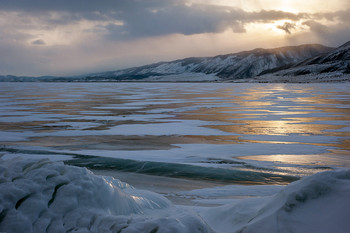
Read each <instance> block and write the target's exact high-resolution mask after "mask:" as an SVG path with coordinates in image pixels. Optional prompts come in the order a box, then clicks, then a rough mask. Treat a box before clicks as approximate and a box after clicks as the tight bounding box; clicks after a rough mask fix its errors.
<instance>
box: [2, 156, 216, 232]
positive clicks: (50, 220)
mask: <svg viewBox="0 0 350 233" xmlns="http://www.w3.org/2000/svg"><path fill="white" fill-rule="evenodd" d="M171 207H172V208H171ZM155 210H157V211H155ZM120 231H122V232H211V231H210V228H209V227H208V226H206V225H205V224H204V223H203V222H202V220H201V219H200V218H199V217H198V215H196V214H195V213H194V212H193V213H191V212H189V211H186V212H184V211H183V210H182V211H181V210H178V209H177V208H176V207H174V206H172V205H171V203H170V202H169V201H168V200H167V199H165V198H164V197H162V196H160V195H158V194H155V193H151V192H148V191H143V190H136V189H134V188H132V187H131V186H129V185H128V184H126V183H123V182H121V181H119V180H116V179H113V178H111V177H103V176H96V175H93V174H92V173H91V172H90V171H88V170H87V169H85V168H77V167H72V166H66V165H64V164H63V163H57V162H56V163H53V162H50V161H49V160H22V159H12V160H1V161H0V232H8V233H10V232H16V233H21V232H23V233H24V232H25V233H30V232H36V233H40V232H120Z"/></svg>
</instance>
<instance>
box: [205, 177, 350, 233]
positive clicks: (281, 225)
mask: <svg viewBox="0 0 350 233" xmlns="http://www.w3.org/2000/svg"><path fill="white" fill-rule="evenodd" d="M349 197H350V170H339V171H330V172H323V173H318V174H316V175H313V176H310V177H305V178H303V179H302V180H300V181H297V182H294V183H292V184H290V185H288V186H287V187H286V188H284V189H282V190H281V191H280V192H279V193H277V194H276V195H274V196H272V197H270V198H254V199H244V200H243V201H241V202H238V203H233V204H228V205H225V206H220V207H215V208H210V209H208V210H206V211H203V212H202V214H201V215H202V217H203V219H204V220H205V221H207V223H209V225H211V226H212V227H213V229H214V230H216V231H217V232H242V233H243V232H244V233H248V232H318V233H323V232H324V233H328V232H338V233H346V232H348V230H349V229H350V222H349V216H350V212H349V210H350V201H349Z"/></svg>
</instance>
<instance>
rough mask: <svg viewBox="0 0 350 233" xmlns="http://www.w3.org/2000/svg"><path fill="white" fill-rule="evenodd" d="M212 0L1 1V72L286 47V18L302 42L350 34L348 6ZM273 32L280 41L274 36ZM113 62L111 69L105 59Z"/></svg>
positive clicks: (290, 32) (333, 40)
mask: <svg viewBox="0 0 350 233" xmlns="http://www.w3.org/2000/svg"><path fill="white" fill-rule="evenodd" d="M189 2H192V3H189ZM194 2H196V3H194ZM208 2H210V1H206V0H203V1H200V0H147V1H146V0H127V1H126V0H100V1H96V0H75V1H71V0H60V1H56V0H45V1H44V0H31V1H28V0H13V1H0V74H2V73H14V72H21V73H22V74H23V73H26V72H29V73H35V74H37V73H36V72H39V73H40V72H41V74H48V73H51V74H57V72H59V71H60V70H63V71H67V72H68V71H69V72H72V73H74V72H73V71H74V70H76V72H78V71H79V72H81V71H82V70H84V69H92V67H93V69H95V70H98V67H102V68H101V69H102V70H103V69H117V68H118V66H119V65H120V64H122V66H123V67H127V66H133V65H139V64H141V62H142V63H143V64H146V63H149V62H151V61H152V62H153V61H159V60H163V59H173V58H180V57H185V56H207V55H212V54H219V53H225V52H227V53H229V52H234V51H239V50H241V49H243V47H244V46H246V47H244V49H249V48H251V49H253V48H254V47H255V46H260V47H266V46H275V45H277V44H278V46H280V45H281V46H282V45H285V44H286V43H285V41H281V37H280V35H279V37H278V38H277V37H275V38H273V36H276V35H272V34H273V33H271V30H270V31H269V30H268V29H267V28H271V25H274V24H275V23H276V22H278V21H280V22H285V21H287V23H281V24H280V25H279V26H277V28H279V29H280V30H283V31H285V32H286V36H285V37H283V39H286V38H287V39H288V38H295V37H298V38H299V40H297V41H298V43H316V42H317V43H325V44H327V45H333V46H336V45H338V44H341V43H343V42H345V41H344V40H345V39H346V38H350V35H349V34H350V23H349V22H350V14H348V12H349V11H350V10H349V9H348V10H347V9H344V10H342V11H335V12H322V13H310V12H308V13H291V12H285V11H282V10H271V9H278V8H271V7H270V8H268V9H269V10H264V9H263V8H254V11H248V10H243V9H242V8H238V7H233V6H225V5H213V4H208ZM211 2H215V1H211ZM254 2H255V1H254ZM257 2H260V1H257ZM261 6H262V7H263V5H261ZM264 24H269V26H266V25H264ZM252 25H253V26H254V27H251V26H252ZM252 28H253V29H254V30H255V31H253V29H252ZM259 30H260V31H259ZM257 31H259V32H257ZM256 37H259V39H258V40H257V39H256ZM261 37H264V41H263V39H262V38H261ZM268 37H269V38H271V41H273V40H275V41H274V42H267V41H268V40H267V38H268ZM276 38H277V39H279V40H280V41H278V43H275V42H276V40H277V39H276ZM266 43H270V44H266ZM170 44H171V46H169V45H170ZM184 44H186V46H184ZM242 45H244V46H242ZM235 46H236V47H235ZM175 48H176V49H175ZM203 51H205V52H203ZM1 54H6V56H4V55H2V56H1ZM164 54H166V55H164ZM175 55H176V56H175ZM142 57H143V58H142ZM107 61H108V65H109V66H108V67H110V68H107V66H106V65H105V64H106V63H107ZM137 62H139V63H137ZM128 64H129V65H128ZM19 66H20V69H19V68H18V67H19ZM76 67H79V68H76ZM11 70H12V71H11ZM21 70H22V71H21ZM89 71H92V70H89ZM55 72H56V73H55Z"/></svg>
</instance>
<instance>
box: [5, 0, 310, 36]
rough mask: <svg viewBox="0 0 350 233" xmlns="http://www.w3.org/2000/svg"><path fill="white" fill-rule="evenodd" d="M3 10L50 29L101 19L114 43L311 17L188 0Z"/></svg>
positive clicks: (35, 1)
mask: <svg viewBox="0 0 350 233" xmlns="http://www.w3.org/2000/svg"><path fill="white" fill-rule="evenodd" d="M0 9H2V11H5V12H6V11H10V12H21V14H19V15H20V17H23V16H26V17H29V16H31V17H32V18H34V21H40V22H36V23H35V24H34V25H36V26H39V25H41V27H46V28H54V27H59V26H62V25H68V24H75V23H77V22H79V21H83V20H85V21H96V22H98V21H99V22H101V24H100V25H99V29H101V28H103V29H105V30H106V32H108V33H106V35H108V37H109V38H110V39H113V40H125V39H137V38H142V37H156V36H163V35H169V34H183V35H194V34H201V33H222V32H224V31H226V30H228V29H231V30H233V31H234V32H236V33H244V32H246V29H245V25H246V24H249V23H254V22H260V23H261V22H270V21H275V20H281V19H289V20H300V19H302V18H306V17H308V14H306V13H303V14H293V13H289V12H283V11H275V10H269V11H265V10H261V11H257V12H247V11H244V10H242V9H239V8H235V7H228V6H219V5H209V4H203V3H197V4H188V3H187V2H186V1H185V0H148V1H140V0H128V1H122V0H104V1H92V0H85V1H82V0H76V1H68V0H61V1H49V0H47V1H42V0H31V1H27V0H16V1H0ZM104 22H110V23H109V24H104ZM115 22H118V23H115ZM119 22H123V23H122V24H120V23H119ZM31 26H33V25H31ZM95 29H96V28H92V29H91V30H95Z"/></svg>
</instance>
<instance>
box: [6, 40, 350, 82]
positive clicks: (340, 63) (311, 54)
mask: <svg viewBox="0 0 350 233" xmlns="http://www.w3.org/2000/svg"><path fill="white" fill-rule="evenodd" d="M0 81H172V82H176V81H233V82H309V81H310V82H325V81H350V41H349V42H347V43H345V44H344V45H342V46H340V47H338V48H331V47H327V46H323V45H320V44H306V45H299V46H288V47H281V48H274V49H262V48H258V49H254V50H251V51H243V52H239V53H233V54H227V55H219V56H214V57H191V58H185V59H181V60H175V61H170V62H159V63H155V64H151V65H145V66H140V67H134V68H129V69H123V70H116V71H108V72H102V73H94V74H88V75H81V76H75V77H52V76H42V77H17V76H0Z"/></svg>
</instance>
